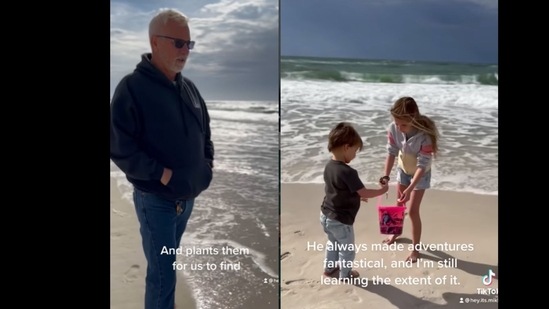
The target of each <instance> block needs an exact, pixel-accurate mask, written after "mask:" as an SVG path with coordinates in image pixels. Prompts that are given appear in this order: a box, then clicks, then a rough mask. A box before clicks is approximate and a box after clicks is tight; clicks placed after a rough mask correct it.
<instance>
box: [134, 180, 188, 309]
mask: <svg viewBox="0 0 549 309" xmlns="http://www.w3.org/2000/svg"><path fill="white" fill-rule="evenodd" d="M133 201H134V205H135V211H136V213H137V218H138V219H139V224H140V229H139V231H140V232H141V239H142V243H143V251H144V252H145V258H146V259H147V277H146V279H145V309H173V308H174V303H175V283H176V273H175V272H176V270H175V268H174V263H175V261H176V255H175V254H165V253H164V254H160V253H161V252H162V249H163V248H164V247H166V248H167V249H172V248H177V247H179V243H180V242H181V237H182V236H183V232H185V228H186V227H187V221H188V220H189V217H190V216H191V212H192V211H193V204H194V199H189V200H177V201H170V200H166V199H163V198H161V197H159V196H157V195H155V194H152V193H148V192H144V191H141V190H139V189H137V188H134V191H133Z"/></svg>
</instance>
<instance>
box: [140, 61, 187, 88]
mask: <svg viewBox="0 0 549 309" xmlns="http://www.w3.org/2000/svg"><path fill="white" fill-rule="evenodd" d="M151 59H152V54H151V53H145V54H142V55H141V62H139V63H138V64H137V66H136V67H135V71H137V72H140V73H142V74H145V75H147V76H149V77H150V78H152V79H154V80H156V81H157V82H159V83H162V84H165V85H166V86H169V87H172V86H173V85H172V81H170V80H169V79H168V78H167V77H166V75H164V73H162V71H160V70H159V69H158V68H157V67H155V66H154V65H153V64H152V62H151ZM180 75H181V73H177V75H176V76H175V80H179V79H180Z"/></svg>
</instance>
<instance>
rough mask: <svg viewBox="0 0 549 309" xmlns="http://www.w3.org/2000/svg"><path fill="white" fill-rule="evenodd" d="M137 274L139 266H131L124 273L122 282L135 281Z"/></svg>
mask: <svg viewBox="0 0 549 309" xmlns="http://www.w3.org/2000/svg"><path fill="white" fill-rule="evenodd" d="M138 274H139V265H132V266H131V267H130V268H129V269H128V270H126V272H125V273H124V279H123V280H124V282H125V283H129V282H133V281H135V280H136V279H137V275H138Z"/></svg>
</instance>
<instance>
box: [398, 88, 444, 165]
mask: <svg viewBox="0 0 549 309" xmlns="http://www.w3.org/2000/svg"><path fill="white" fill-rule="evenodd" d="M391 116H393V118H395V119H400V120H404V121H409V122H410V123H411V125H412V127H414V128H416V129H418V130H420V131H422V132H425V134H427V135H429V137H430V138H431V143H432V145H433V154H434V155H435V156H436V154H437V152H438V140H439V133H438V129H437V126H436V124H435V122H434V121H433V120H431V118H429V117H427V116H425V115H422V114H421V113H420V112H419V107H418V106H417V103H416V101H415V100H414V99H413V98H412V97H402V98H400V99H398V100H396V102H395V104H393V107H392V108H391Z"/></svg>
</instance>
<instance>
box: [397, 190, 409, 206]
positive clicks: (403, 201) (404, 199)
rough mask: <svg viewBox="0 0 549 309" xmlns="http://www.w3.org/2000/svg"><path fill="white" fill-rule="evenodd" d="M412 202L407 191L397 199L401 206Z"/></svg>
mask: <svg viewBox="0 0 549 309" xmlns="http://www.w3.org/2000/svg"><path fill="white" fill-rule="evenodd" d="M409 200H410V193H409V192H408V191H406V190H404V191H402V192H401V193H400V198H399V199H397V202H398V203H400V204H406V202H408V201H409Z"/></svg>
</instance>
